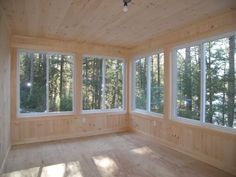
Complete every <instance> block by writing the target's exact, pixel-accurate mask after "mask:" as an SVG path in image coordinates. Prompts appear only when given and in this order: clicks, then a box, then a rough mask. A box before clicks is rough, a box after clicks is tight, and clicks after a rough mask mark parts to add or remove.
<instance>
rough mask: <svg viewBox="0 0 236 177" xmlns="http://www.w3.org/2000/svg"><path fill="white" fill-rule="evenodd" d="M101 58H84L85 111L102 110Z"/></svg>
mask: <svg viewBox="0 0 236 177" xmlns="http://www.w3.org/2000/svg"><path fill="white" fill-rule="evenodd" d="M102 63H103V60H102V59H100V58H93V57H84V58H83V110H92V109H101V108H102V70H103V69H102V68H103V67H102V65H103V64H102Z"/></svg>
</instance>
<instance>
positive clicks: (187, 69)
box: [177, 36, 236, 127]
mask: <svg viewBox="0 0 236 177" xmlns="http://www.w3.org/2000/svg"><path fill="white" fill-rule="evenodd" d="M200 48H201V45H200V46H193V47H190V48H184V49H179V50H178V52H177V70H178V77H177V78H178V79H177V84H178V85H177V110H178V116H181V117H185V118H189V119H197V120H199V118H200V90H201V89H200V88H201V83H200V77H201V74H205V75H206V80H205V83H206V93H205V97H206V100H205V101H206V105H204V107H205V112H206V115H205V121H206V122H209V123H213V124H217V125H222V126H227V127H235V126H236V125H234V123H233V122H235V124H236V118H235V111H236V106H235V98H236V95H235V91H236V88H235V80H236V72H235V53H236V52H235V50H236V49H235V37H234V36H231V37H230V38H222V39H218V40H215V41H210V42H207V43H204V44H203V48H204V51H203V52H204V58H203V59H201V58H200V55H199V53H200ZM201 60H204V61H205V65H206V70H205V73H204V72H203V73H201V72H200V69H201V65H200V61H201Z"/></svg>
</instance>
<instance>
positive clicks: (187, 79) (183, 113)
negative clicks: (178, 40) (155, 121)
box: [176, 46, 201, 120]
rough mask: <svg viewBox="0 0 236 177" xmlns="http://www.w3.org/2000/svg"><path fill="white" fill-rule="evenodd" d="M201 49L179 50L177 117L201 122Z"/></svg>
mask: <svg viewBox="0 0 236 177" xmlns="http://www.w3.org/2000/svg"><path fill="white" fill-rule="evenodd" d="M199 53H200V52H199V47H198V46H193V47H187V48H183V49H179V50H177V72H178V75H177V91H176V93H177V102H176V104H177V116H180V117H184V118H188V119H195V120H200V90H201V89H200V76H201V74H200V65H201V64H200V57H199Z"/></svg>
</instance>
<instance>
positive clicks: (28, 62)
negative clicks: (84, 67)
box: [18, 50, 74, 115]
mask: <svg viewBox="0 0 236 177" xmlns="http://www.w3.org/2000/svg"><path fill="white" fill-rule="evenodd" d="M73 60H74V57H73V56H72V55H68V54H59V53H48V52H33V51H23V50H19V51H18V75H19V82H18V89H19V105H18V113H20V114H25V115H26V114H31V115H32V114H34V113H37V114H38V113H53V112H54V113H55V112H72V111H73Z"/></svg>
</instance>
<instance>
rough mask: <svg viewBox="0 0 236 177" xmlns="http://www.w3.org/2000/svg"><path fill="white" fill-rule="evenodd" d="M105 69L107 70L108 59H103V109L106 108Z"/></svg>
mask: <svg viewBox="0 0 236 177" xmlns="http://www.w3.org/2000/svg"><path fill="white" fill-rule="evenodd" d="M105 70H106V59H102V106H101V108H102V109H106V108H105V99H106V98H105V91H106V90H105V84H106V78H105Z"/></svg>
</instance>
